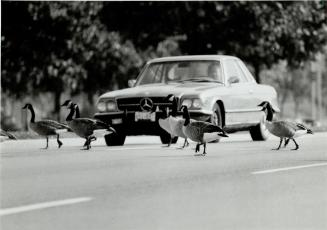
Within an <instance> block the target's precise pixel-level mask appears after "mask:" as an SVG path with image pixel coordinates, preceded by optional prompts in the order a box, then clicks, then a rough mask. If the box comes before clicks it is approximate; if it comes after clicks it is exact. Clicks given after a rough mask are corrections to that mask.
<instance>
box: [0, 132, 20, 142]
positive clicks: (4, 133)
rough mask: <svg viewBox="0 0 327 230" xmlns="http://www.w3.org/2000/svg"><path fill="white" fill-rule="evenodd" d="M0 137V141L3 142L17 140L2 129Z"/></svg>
mask: <svg viewBox="0 0 327 230" xmlns="http://www.w3.org/2000/svg"><path fill="white" fill-rule="evenodd" d="M0 136H1V139H0V141H4V140H7V139H12V140H17V138H16V137H15V136H14V135H13V134H11V133H8V132H6V131H4V130H3V129H0Z"/></svg>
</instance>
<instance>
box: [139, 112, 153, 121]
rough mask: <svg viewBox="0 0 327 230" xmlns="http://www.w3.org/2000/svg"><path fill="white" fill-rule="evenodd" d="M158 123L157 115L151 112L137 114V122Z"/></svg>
mask: <svg viewBox="0 0 327 230" xmlns="http://www.w3.org/2000/svg"><path fill="white" fill-rule="evenodd" d="M139 120H143V121H144V120H145V121H156V113H150V112H135V121H139Z"/></svg>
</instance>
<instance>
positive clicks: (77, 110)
mask: <svg viewBox="0 0 327 230" xmlns="http://www.w3.org/2000/svg"><path fill="white" fill-rule="evenodd" d="M80 117H81V115H80V112H79V107H78V106H76V110H75V118H80Z"/></svg>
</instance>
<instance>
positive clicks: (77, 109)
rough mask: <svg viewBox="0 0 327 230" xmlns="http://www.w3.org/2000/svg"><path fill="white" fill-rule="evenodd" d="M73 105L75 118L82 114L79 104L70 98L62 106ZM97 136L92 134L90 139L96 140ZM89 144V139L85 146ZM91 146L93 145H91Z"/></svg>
mask: <svg viewBox="0 0 327 230" xmlns="http://www.w3.org/2000/svg"><path fill="white" fill-rule="evenodd" d="M70 105H72V106H75V118H80V117H81V115H80V112H79V107H78V105H77V104H75V103H73V101H72V100H70V99H68V100H66V101H65V102H64V103H63V104H62V105H61V106H66V107H67V108H69V106H70ZM96 139H97V138H96V137H95V136H92V137H91V138H90V141H91V142H92V141H95V140H96ZM87 145H88V140H86V141H85V143H84V145H83V147H86V146H87ZM90 147H91V146H90Z"/></svg>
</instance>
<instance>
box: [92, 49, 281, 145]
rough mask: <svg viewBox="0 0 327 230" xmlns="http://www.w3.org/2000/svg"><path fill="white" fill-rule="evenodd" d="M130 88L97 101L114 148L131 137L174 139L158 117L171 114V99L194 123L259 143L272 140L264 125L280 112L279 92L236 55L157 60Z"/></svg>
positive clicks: (99, 113)
mask: <svg viewBox="0 0 327 230" xmlns="http://www.w3.org/2000/svg"><path fill="white" fill-rule="evenodd" d="M128 83H129V86H130V88H126V89H121V90H116V91H111V92H107V93H105V94H103V95H101V96H100V97H99V99H98V101H97V112H96V114H95V115H94V117H95V118H97V119H100V120H102V121H104V122H106V123H108V124H110V125H111V126H112V127H114V129H115V130H116V131H117V133H116V134H114V135H107V136H105V141H106V144H107V145H108V146H114V145H123V144H124V142H125V138H126V136H130V135H157V136H160V139H161V142H162V143H168V142H169V140H170V135H169V134H168V133H166V132H165V131H164V130H163V129H161V128H160V126H159V125H158V116H159V113H160V112H161V111H162V107H164V108H166V107H167V108H168V109H171V106H172V104H171V103H170V102H169V101H167V100H166V97H167V95H169V94H173V95H175V97H176V98H177V99H178V106H179V107H178V108H180V106H182V105H186V106H187V107H188V110H189V112H190V116H191V118H192V119H195V120H201V121H208V122H212V123H214V124H216V125H219V126H221V127H223V128H224V130H226V131H227V132H228V133H232V132H236V131H245V130H247V131H249V132H250V134H251V137H252V139H253V140H254V141H259V140H266V139H267V138H268V135H269V133H268V131H267V129H266V127H265V124H264V120H265V119H267V120H272V118H273V116H274V115H275V113H278V112H279V108H278V103H277V93H276V90H275V89H274V88H273V87H271V86H268V85H263V84H258V83H257V82H256V81H255V79H254V78H253V76H252V74H251V72H250V71H249V70H248V69H247V67H246V65H245V64H244V63H243V62H242V61H241V60H240V59H239V58H237V57H233V56H227V55H194V56H191V55H190V56H174V57H163V58H156V59H153V60H150V61H148V62H147V63H146V64H145V66H144V68H143V69H142V70H141V72H140V74H139V76H138V77H137V79H131V80H129V82H128ZM262 102H269V103H270V104H271V106H272V108H273V111H274V114H268V113H267V112H263V111H261V108H260V107H258V105H259V104H260V103H262ZM153 111H155V112H153ZM169 111H170V110H169ZM179 112H180V111H179ZM176 141H177V139H176V138H174V139H173V143H175V142H176Z"/></svg>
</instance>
